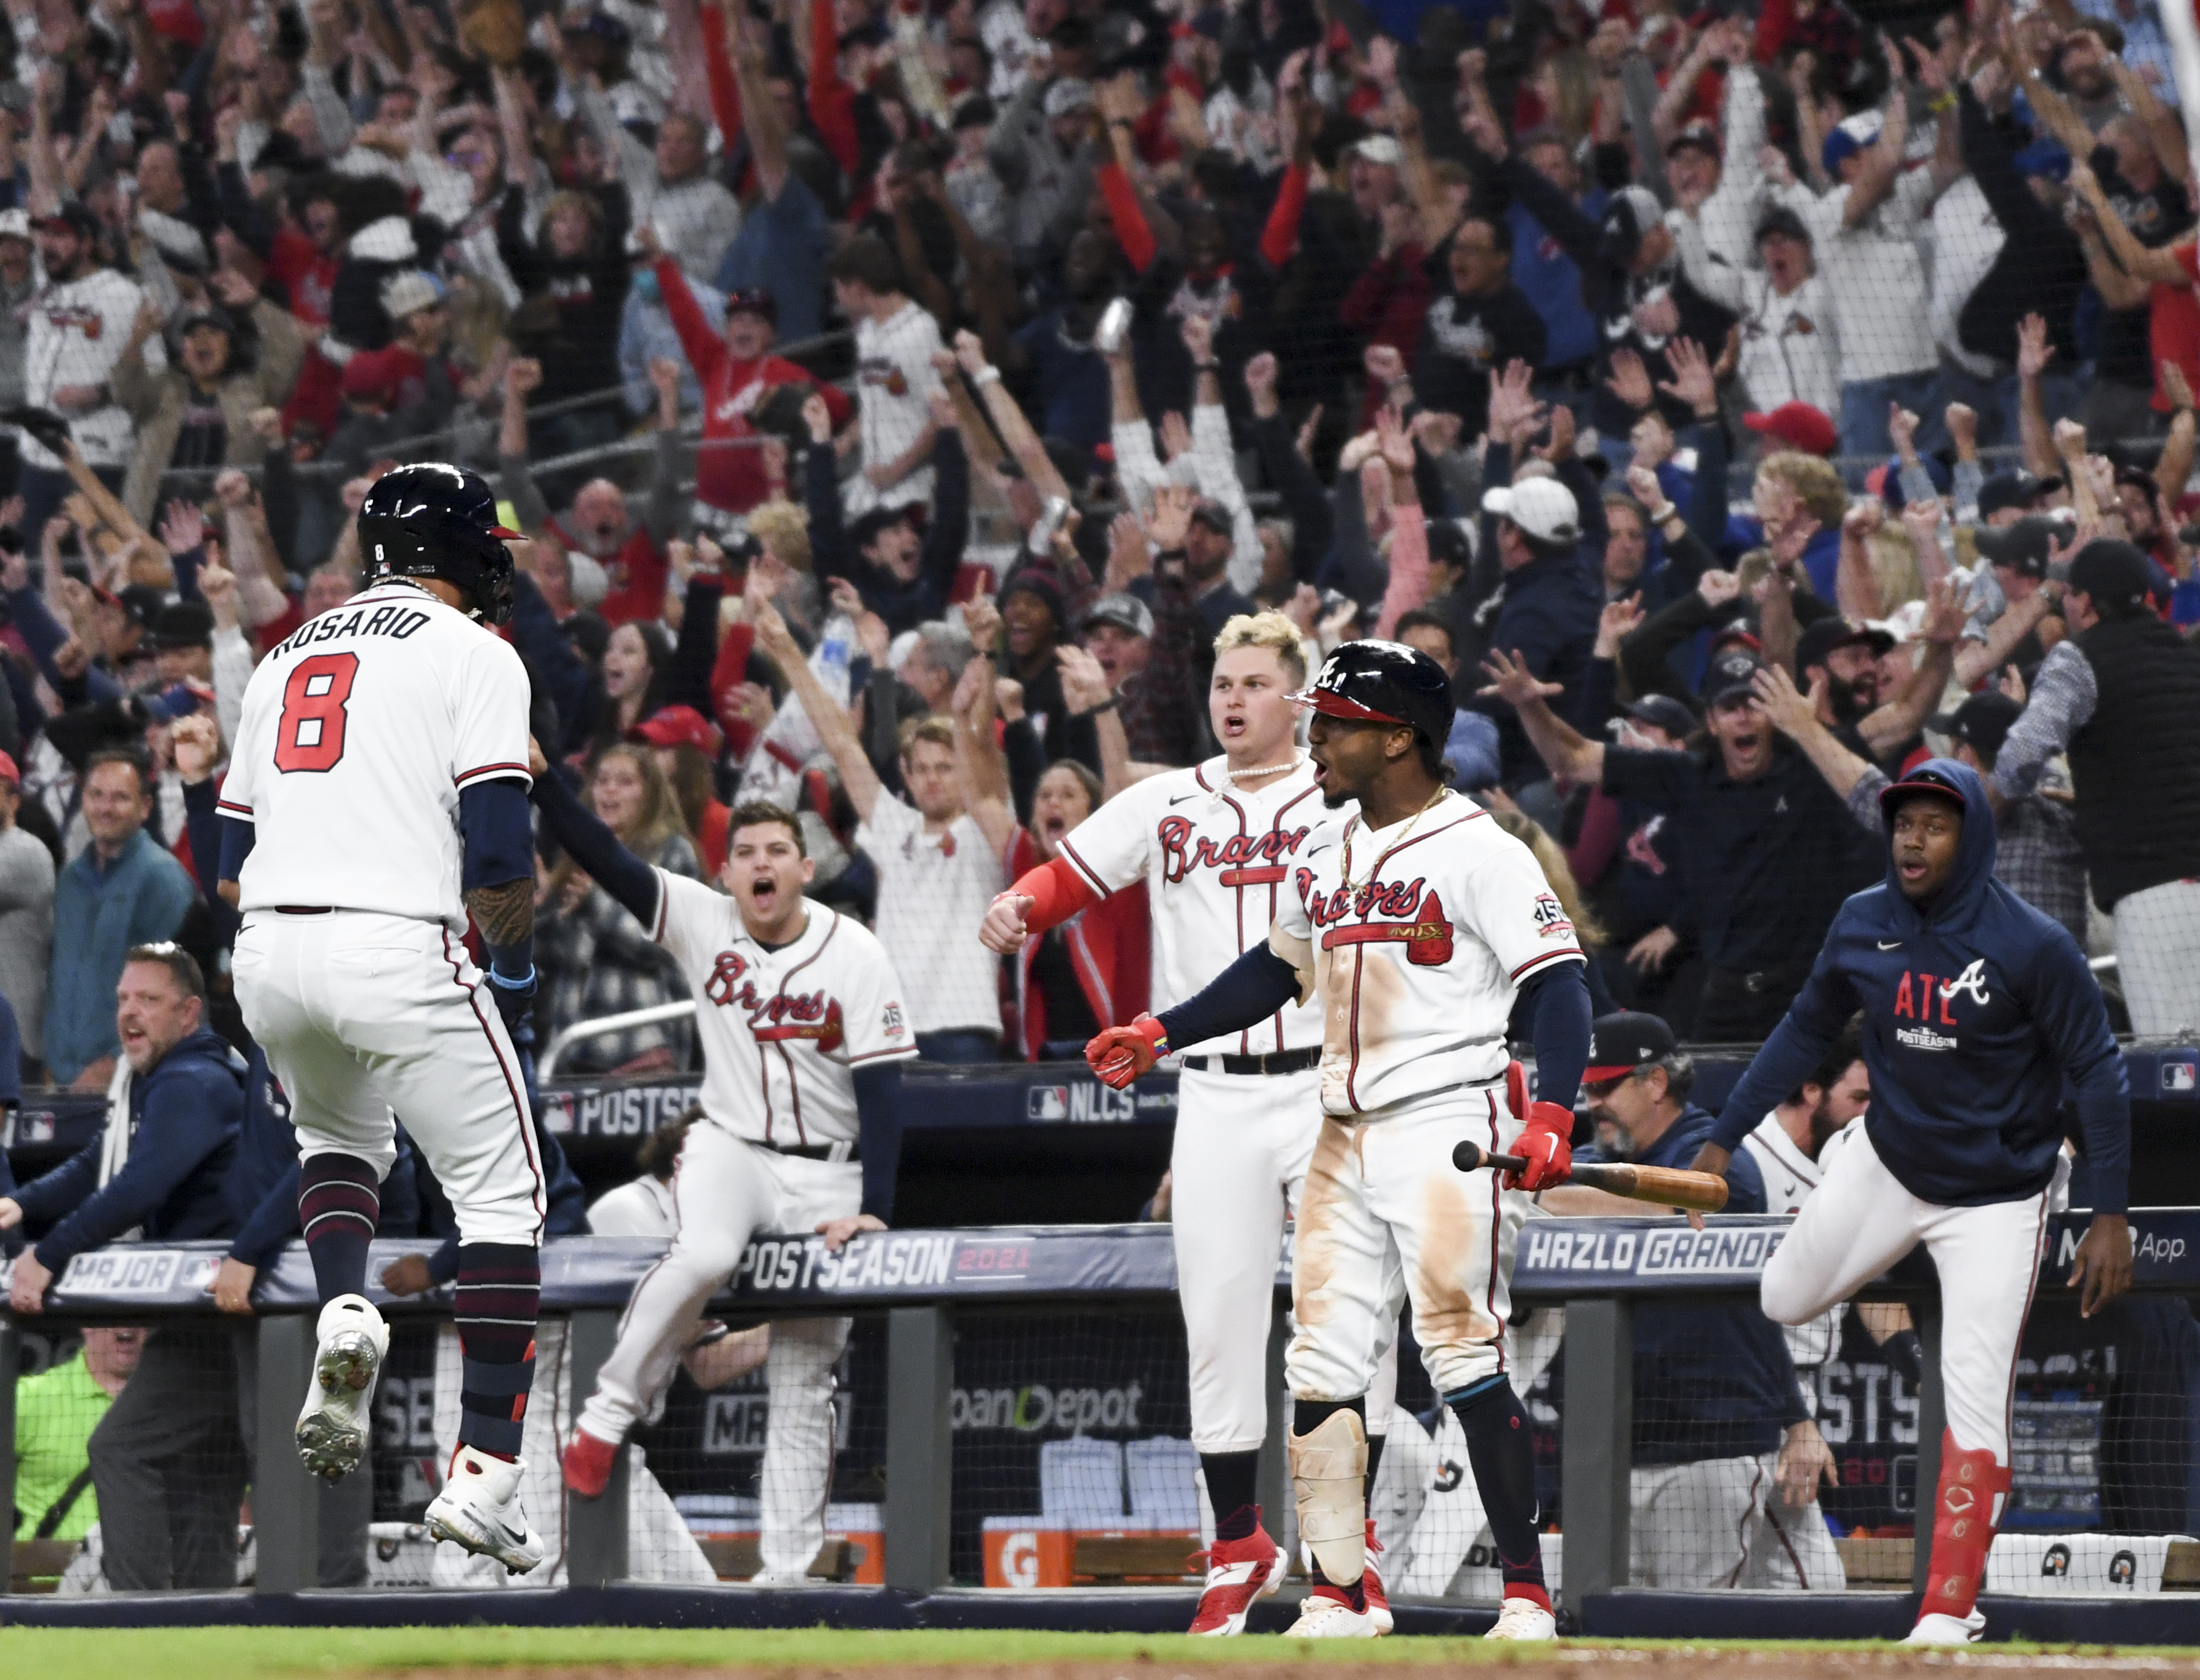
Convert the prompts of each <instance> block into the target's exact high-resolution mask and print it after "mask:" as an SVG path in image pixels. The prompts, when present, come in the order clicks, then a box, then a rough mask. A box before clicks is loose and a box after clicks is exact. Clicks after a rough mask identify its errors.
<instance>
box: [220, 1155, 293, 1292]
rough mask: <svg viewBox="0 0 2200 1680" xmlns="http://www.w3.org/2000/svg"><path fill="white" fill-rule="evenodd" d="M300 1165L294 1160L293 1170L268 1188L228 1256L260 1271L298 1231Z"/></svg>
mask: <svg viewBox="0 0 2200 1680" xmlns="http://www.w3.org/2000/svg"><path fill="white" fill-rule="evenodd" d="M299 1176H300V1175H299V1170H298V1164H297V1163H296V1162H295V1161H293V1162H292V1163H291V1164H290V1170H289V1171H287V1172H285V1173H284V1175H283V1176H282V1177H280V1178H278V1179H277V1180H276V1181H275V1182H274V1183H273V1184H272V1186H270V1187H269V1188H268V1191H267V1193H266V1195H264V1196H262V1197H261V1198H260V1205H259V1206H258V1207H256V1208H255V1209H253V1210H252V1213H251V1216H249V1218H247V1219H246V1220H245V1222H244V1227H243V1229H242V1230H240V1231H238V1232H237V1239H236V1240H235V1241H233V1242H231V1244H230V1245H229V1257H230V1258H231V1259H232V1260H236V1261H240V1262H242V1263H243V1264H245V1265H248V1266H249V1267H251V1268H252V1269H254V1270H255V1271H260V1270H263V1269H266V1266H267V1265H268V1264H269V1263H272V1261H273V1260H274V1258H275V1257H276V1255H277V1254H278V1253H279V1252H280V1251H282V1247H283V1245H284V1243H286V1242H288V1241H290V1239H291V1238H293V1237H295V1236H296V1235H297V1234H298V1179H299Z"/></svg>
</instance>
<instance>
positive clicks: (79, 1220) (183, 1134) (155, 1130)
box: [34, 1079, 236, 1275]
mask: <svg viewBox="0 0 2200 1680" xmlns="http://www.w3.org/2000/svg"><path fill="white" fill-rule="evenodd" d="M235 1129H236V1128H235V1126H234V1123H232V1122H231V1121H230V1120H229V1119H228V1118H226V1117H225V1112H224V1110H223V1108H222V1107H221V1105H219V1104H216V1103H215V1102H214V1101H212V1100H209V1094H208V1091H207V1089H206V1088H205V1087H204V1086H203V1085H202V1084H201V1083H200V1082H199V1081H197V1080H196V1079H171V1080H166V1081H163V1082H161V1084H160V1085H159V1086H158V1087H156V1088H155V1089H154V1090H153V1091H151V1092H149V1094H147V1096H146V1098H145V1111H144V1114H143V1117H142V1118H141V1119H140V1121H139V1122H138V1135H137V1136H136V1137H135V1138H133V1139H132V1140H131V1145H130V1158H129V1159H128V1160H127V1161H126V1162H125V1163H123V1166H122V1170H121V1171H120V1172H119V1173H117V1174H115V1175H114V1177H113V1178H111V1179H109V1180H108V1181H107V1183H106V1185H105V1187H102V1188H101V1189H99V1190H96V1191H94V1192H93V1193H91V1195H90V1196H89V1197H87V1198H85V1200H84V1201H83V1202H81V1203H80V1204H79V1205H78V1206H77V1209H76V1210H75V1211H74V1212H73V1213H72V1214H70V1215H69V1216H68V1217H67V1218H66V1219H64V1220H62V1221H61V1223H60V1224H58V1225H56V1227H55V1228H53V1229H52V1230H50V1231H49V1232H47V1233H46V1236H45V1240H44V1241H43V1242H41V1243H39V1244H38V1247H37V1249H36V1250H35V1251H34V1252H35V1253H36V1254H37V1255H38V1263H39V1264H40V1265H42V1266H44V1268H45V1269H47V1270H48V1271H50V1272H53V1273H55V1274H56V1275H59V1274H60V1272H61V1269H62V1268H64V1267H65V1266H67V1264H68V1263H69V1262H70V1261H71V1260H72V1259H73V1258H74V1257H76V1256H78V1255H79V1254H81V1253H83V1252H84V1251H85V1250H86V1249H90V1248H97V1247H98V1246H99V1245H101V1244H102V1243H108V1242H112V1241H114V1239H115V1238H117V1237H118V1236H120V1235H121V1234H122V1233H123V1232H125V1231H126V1230H128V1229H129V1228H131V1227H132V1226H133V1225H142V1224H143V1223H144V1222H145V1221H146V1220H147V1219H148V1218H149V1217H151V1216H152V1215H153V1214H154V1213H155V1211H157V1210H158V1209H159V1208H160V1206H161V1203H163V1202H165V1201H167V1199H168V1198H169V1197H170V1196H172V1195H173V1194H174V1193H175V1192H176V1188H177V1187H178V1186H179V1185H180V1184H182V1183H183V1181H184V1180H185V1179H186V1178H188V1177H190V1175H191V1172H192V1171H193V1170H194V1169H196V1167H197V1166H198V1164H199V1163H200V1162H202V1161H203V1160H205V1159H206V1158H207V1157H208V1156H209V1155H211V1154H213V1153H214V1151H215V1150H217V1149H219V1148H220V1147H221V1146H222V1145H223V1144H224V1143H225V1142H226V1141H227V1140H228V1139H229V1138H230V1136H231V1135H232V1133H233V1132H234V1131H235ZM94 1173H95V1175H96V1174H97V1168H96V1167H95V1169H94Z"/></svg>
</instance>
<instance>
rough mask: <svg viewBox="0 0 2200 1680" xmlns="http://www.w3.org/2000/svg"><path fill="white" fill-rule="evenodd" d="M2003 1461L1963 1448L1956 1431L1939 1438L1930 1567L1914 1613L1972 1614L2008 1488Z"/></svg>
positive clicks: (1991, 1455)
mask: <svg viewBox="0 0 2200 1680" xmlns="http://www.w3.org/2000/svg"><path fill="white" fill-rule="evenodd" d="M2009 1485H2010V1476H2009V1468H2008V1467H2007V1466H2006V1465H2001V1464H1997V1463H1995V1462H1994V1455H1993V1454H1992V1452H1990V1451H1988V1450H1986V1449H1984V1448H1981V1449H1980V1450H1977V1451H1975V1452H1965V1451H1964V1450H1963V1449H1962V1448H1960V1447H1958V1446H1957V1444H1956V1438H1955V1436H1954V1435H1952V1434H1951V1433H1948V1432H1945V1431H1943V1432H1942V1433H1941V1436H1940V1490H1939V1491H1938V1492H1937V1493H1936V1494H1935V1495H1934V1500H1933V1569H1932V1573H1931V1574H1930V1575H1929V1576H1928V1578H1927V1579H1926V1584H1925V1602H1924V1603H1923V1604H1922V1606H1920V1607H1919V1611H1918V1613H1919V1614H1920V1615H1924V1616H1934V1615H1938V1616H1953V1617H1956V1618H1957V1619H1959V1620H1960V1619H1963V1617H1966V1616H1968V1615H1969V1614H1970V1613H1971V1606H1972V1604H1973V1603H1974V1601H1975V1600H1976V1599H1977V1598H1978V1595H1979V1584H1980V1583H1981V1581H1982V1580H1984V1579H1985V1578H1986V1552H1987V1549H1989V1548H1990V1547H1992V1544H1993V1537H1994V1520H1995V1515H1996V1511H1995V1506H1996V1502H1997V1501H1998V1498H1999V1497H2000V1496H2002V1495H2004V1494H2006V1493H2007V1492H2008V1491H2009Z"/></svg>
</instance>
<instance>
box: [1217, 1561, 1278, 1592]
mask: <svg viewBox="0 0 2200 1680" xmlns="http://www.w3.org/2000/svg"><path fill="white" fill-rule="evenodd" d="M1266 1568H1267V1565H1266V1564H1265V1563H1262V1562H1260V1561H1253V1562H1247V1563H1226V1564H1224V1565H1222V1566H1220V1567H1219V1568H1213V1569H1209V1570H1208V1572H1207V1590H1208V1592H1213V1591H1214V1590H1215V1589H1216V1588H1217V1587H1242V1586H1244V1585H1247V1584H1249V1583H1250V1582H1251V1581H1253V1580H1254V1579H1255V1578H1256V1577H1258V1576H1259V1575H1261V1573H1262V1572H1264V1571H1265V1569H1266Z"/></svg>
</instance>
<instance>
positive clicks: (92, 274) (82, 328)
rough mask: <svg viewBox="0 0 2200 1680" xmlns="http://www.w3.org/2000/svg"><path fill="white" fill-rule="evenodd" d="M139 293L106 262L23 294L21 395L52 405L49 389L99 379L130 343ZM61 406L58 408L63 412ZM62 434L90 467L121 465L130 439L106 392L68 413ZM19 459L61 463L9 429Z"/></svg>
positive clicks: (133, 435)
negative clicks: (102, 400)
mask: <svg viewBox="0 0 2200 1680" xmlns="http://www.w3.org/2000/svg"><path fill="white" fill-rule="evenodd" d="M144 297H145V295H144V294H143V292H141V291H139V290H138V287H137V284H136V283H135V282H133V281H131V280H127V279H126V278H124V277H122V276H121V275H120V274H117V273H116V272H115V271H114V270H113V269H111V268H95V269H93V270H91V271H89V272H88V273H85V274H80V275H79V276H78V277H76V278H75V279H73V280H69V281H65V282H63V283H61V284H60V285H56V286H49V287H47V288H46V289H45V290H44V291H43V292H40V293H39V294H38V296H36V297H35V298H33V299H32V300H31V306H30V319H29V323H28V325H27V329H26V332H25V334H24V340H23V400H24V401H25V402H26V403H28V404H29V405H31V406H32V407H33V408H55V409H57V408H59V406H60V405H58V404H57V403H56V402H55V401H54V393H55V392H56V391H59V390H62V389H65V388H67V387H69V386H72V385H77V386H83V387H85V388H97V387H99V386H102V385H105V384H106V383H107V382H108V378H109V377H110V376H111V375H112V374H113V373H114V364H115V363H116V362H117V361H119V360H120V359H121V357H122V347H123V346H124V345H126V344H127V343H129V342H130V329H131V326H132V323H134V322H135V321H136V320H137V318H138V307H139V306H140V305H142V304H143V301H144ZM64 412H66V411H64ZM68 423H69V434H70V435H71V436H73V438H74V439H75V440H76V446H77V448H78V449H79V451H80V452H82V453H83V455H84V458H85V461H87V462H88V463H90V464H91V465H93V466H95V467H120V466H126V465H128V464H129V461H130V452H131V449H132V446H134V445H135V443H136V442H137V438H138V432H137V428H136V427H135V426H133V425H132V423H131V420H130V416H129V414H128V413H127V412H126V411H125V410H124V409H123V408H122V406H121V405H120V404H119V403H116V402H115V401H114V400H112V398H110V399H109V400H108V402H107V403H106V404H104V405H102V406H101V407H98V408H95V409H92V410H91V411H86V412H78V413H72V414H69V416H68ZM17 438H18V447H19V448H20V450H21V451H22V456H23V461H24V464H26V466H33V467H43V468H44V469H45V470H47V471H49V472H59V471H61V461H60V459H59V458H57V457H56V456H55V455H54V454H53V452H51V451H50V450H47V449H44V448H41V447H40V446H38V444H36V443H33V442H32V440H31V437H30V435H29V434H28V433H27V432H24V433H19V434H17Z"/></svg>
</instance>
